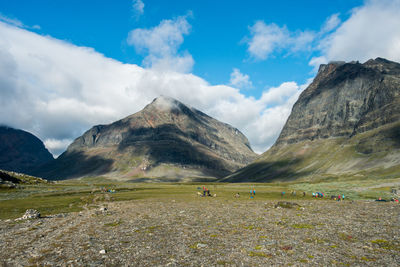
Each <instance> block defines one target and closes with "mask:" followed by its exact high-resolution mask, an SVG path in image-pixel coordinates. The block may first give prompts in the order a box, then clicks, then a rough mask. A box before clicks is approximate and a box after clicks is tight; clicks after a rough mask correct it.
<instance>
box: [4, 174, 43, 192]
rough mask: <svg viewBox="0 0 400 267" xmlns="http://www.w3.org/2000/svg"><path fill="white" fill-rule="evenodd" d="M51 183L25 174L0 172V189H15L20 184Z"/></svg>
mask: <svg viewBox="0 0 400 267" xmlns="http://www.w3.org/2000/svg"><path fill="white" fill-rule="evenodd" d="M48 182H49V181H47V180H45V179H42V178H39V177H34V176H30V175H27V174H23V173H17V172H10V171H5V170H0V188H15V187H17V185H19V184H40V183H48Z"/></svg>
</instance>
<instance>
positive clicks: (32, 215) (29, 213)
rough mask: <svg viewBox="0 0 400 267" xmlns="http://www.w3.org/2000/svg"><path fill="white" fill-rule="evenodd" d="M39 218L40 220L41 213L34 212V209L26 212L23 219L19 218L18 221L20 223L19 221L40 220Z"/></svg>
mask: <svg viewBox="0 0 400 267" xmlns="http://www.w3.org/2000/svg"><path fill="white" fill-rule="evenodd" d="M38 218H40V212H39V211H37V210H33V209H28V210H26V211H25V214H24V215H23V216H22V217H21V218H18V219H16V220H17V221H19V220H29V219H38Z"/></svg>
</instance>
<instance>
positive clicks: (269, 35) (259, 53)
mask: <svg viewBox="0 0 400 267" xmlns="http://www.w3.org/2000/svg"><path fill="white" fill-rule="evenodd" d="M250 34H251V38H250V39H249V40H247V44H248V51H249V53H250V55H251V56H253V57H254V58H256V59H266V58H267V57H268V56H269V55H270V54H271V53H272V52H274V51H275V50H277V49H280V48H282V47H285V46H286V43H287V40H288V39H289V31H288V30H287V29H286V27H282V28H281V27H279V26H278V25H276V24H274V23H271V24H269V25H267V24H265V22H263V21H257V22H256V23H255V24H254V25H253V26H251V27H250Z"/></svg>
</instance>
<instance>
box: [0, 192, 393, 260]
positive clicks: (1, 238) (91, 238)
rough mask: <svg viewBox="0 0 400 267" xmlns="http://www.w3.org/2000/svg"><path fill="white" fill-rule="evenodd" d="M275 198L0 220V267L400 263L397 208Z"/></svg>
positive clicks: (154, 203) (126, 204)
mask: <svg viewBox="0 0 400 267" xmlns="http://www.w3.org/2000/svg"><path fill="white" fill-rule="evenodd" d="M278 201H280V199H276V200H274V199H267V200H265V199H262V200H261V199H257V197H256V198H255V199H249V198H248V196H247V195H246V198H245V197H244V196H242V197H241V198H240V199H234V198H233V197H232V199H226V198H218V197H216V198H211V197H210V198H202V197H197V196H195V194H193V197H191V198H190V199H185V200H184V199H179V198H178V199H174V197H173V196H171V197H169V198H164V199H161V200H160V199H138V200H129V201H120V202H112V201H109V202H102V203H100V205H98V206H97V207H93V208H92V209H88V208H86V209H84V210H83V211H81V212H71V213H67V214H63V215H60V216H55V217H50V216H49V217H47V218H46V217H45V218H39V219H34V220H27V221H18V222H16V221H14V220H2V221H1V222H0V247H1V248H2V249H1V250H0V259H1V261H0V265H1V264H2V265H3V266H28V265H40V266H46V265H48V266H57V265H63V266H64V265H68V266H270V265H278V266H290V265H294V266H299V265H320V266H331V265H348V266H355V265H362V266H398V265H399V263H400V205H399V204H396V203H393V202H386V203H383V202H374V201H366V200H356V201H350V200H347V201H342V202H337V201H329V200H319V199H307V200H303V199H301V198H300V197H299V198H298V199H291V200H289V201H292V202H296V203H298V204H299V205H300V207H297V206H296V207H294V208H275V204H276V203H277V202H278ZM100 207H107V211H104V212H102V211H100V210H99V208H100ZM102 250H104V251H102Z"/></svg>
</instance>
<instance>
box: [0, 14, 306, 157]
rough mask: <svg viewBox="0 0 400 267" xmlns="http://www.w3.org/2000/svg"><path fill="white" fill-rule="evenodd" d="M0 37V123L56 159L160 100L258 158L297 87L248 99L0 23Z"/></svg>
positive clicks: (283, 87)
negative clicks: (91, 132) (229, 128)
mask: <svg viewBox="0 0 400 267" xmlns="http://www.w3.org/2000/svg"><path fill="white" fill-rule="evenodd" d="M165 23H167V24H171V23H172V24H171V25H173V24H174V23H173V22H172V21H171V22H165ZM180 23H183V24H182V25H181V26H180V27H183V28H185V27H188V26H187V25H186V26H184V25H185V23H184V22H180ZM171 25H170V26H171ZM173 28H174V27H173ZM178 28H179V27H178ZM153 30H154V29H153ZM188 30H189V29H187V31H188ZM181 32H185V30H182V29H181ZM147 34H148V35H151V33H146V34H145V35H146V36H147ZM0 36H1V38H0V88H1V89H0V102H1V105H2V108H1V109H0V123H2V124H6V125H9V126H12V127H15V128H21V129H24V130H27V131H29V132H32V133H34V134H35V135H37V136H38V137H39V138H41V139H42V140H44V141H45V143H46V145H47V147H48V148H49V149H50V151H51V152H53V153H55V154H58V153H60V152H61V151H62V150H63V149H64V148H65V146H66V144H67V143H68V142H69V141H68V140H73V139H75V138H76V137H78V136H80V135H81V134H82V133H83V132H84V131H86V130H88V129H89V128H90V127H92V126H93V125H97V124H106V123H111V122H113V121H115V120H118V119H121V118H123V117H125V116H128V115H130V114H133V113H135V112H137V111H139V110H141V109H142V108H143V107H144V106H145V105H146V104H148V103H150V102H151V101H152V100H153V99H154V98H155V97H158V96H160V95H165V96H170V97H173V98H176V99H178V100H180V101H182V102H184V103H187V104H189V105H191V106H193V107H196V108H198V109H200V110H202V111H204V112H205V113H207V114H209V115H211V116H213V117H215V118H217V119H219V120H221V121H224V122H226V123H229V124H231V125H233V126H235V127H237V128H238V129H240V130H241V131H242V132H243V133H244V134H245V135H246V136H248V137H249V139H250V142H251V144H252V147H253V149H254V150H255V151H258V152H264V151H265V150H266V148H267V147H269V146H271V145H272V144H273V142H274V141H275V139H276V138H277V136H278V134H279V131H280V129H281V128H282V126H283V124H284V123H285V121H286V119H287V116H288V115H289V113H290V109H291V105H292V104H293V102H294V100H295V99H296V97H297V96H298V94H299V92H300V91H301V90H302V89H303V87H300V86H297V85H296V84H295V83H288V84H282V85H281V86H280V87H278V88H280V89H277V88H272V89H270V91H271V92H270V93H268V92H265V93H264V94H263V97H262V98H260V99H255V98H253V97H246V96H245V95H243V94H241V93H240V91H239V90H238V89H235V88H233V87H230V86H226V85H214V86H213V85H210V84H208V83H207V82H206V81H205V80H203V79H201V78H200V77H197V76H195V75H193V74H184V73H179V72H173V71H169V72H166V71H159V70H157V69H144V68H142V67H139V66H137V65H133V64H123V63H121V62H119V61H116V60H113V59H110V58H106V57H104V56H103V55H102V54H100V53H97V52H96V51H94V50H93V49H91V48H87V47H79V46H75V45H73V44H70V43H68V42H65V41H60V40H57V39H53V38H51V37H48V36H41V35H38V34H36V33H32V32H30V31H27V30H24V29H20V28H16V27H14V26H10V25H7V24H4V23H1V22H0ZM167 36H170V35H169V34H167ZM150 39H151V38H150ZM155 39H157V38H155ZM170 39H171V42H167V43H172V44H175V45H172V46H173V47H177V46H179V45H178V44H179V43H180V42H181V41H180V35H179V34H178V35H177V37H174V38H170V37H168V38H161V41H160V42H161V43H162V44H164V43H165V42H166V41H165V40H170ZM145 43H146V45H144V48H143V49H151V50H152V51H156V52H157V53H160V54H163V52H159V51H164V48H157V46H156V45H154V46H155V47H154V48H153V42H148V43H147V41H145ZM171 49H172V51H176V50H175V49H176V48H171V47H170V48H167V49H166V50H167V54H168V53H170V52H169V51H171ZM266 91H268V90H266ZM290 92H292V93H293V95H291V96H289V95H290ZM274 101H277V103H276V104H274V103H273V102H274Z"/></svg>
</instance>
